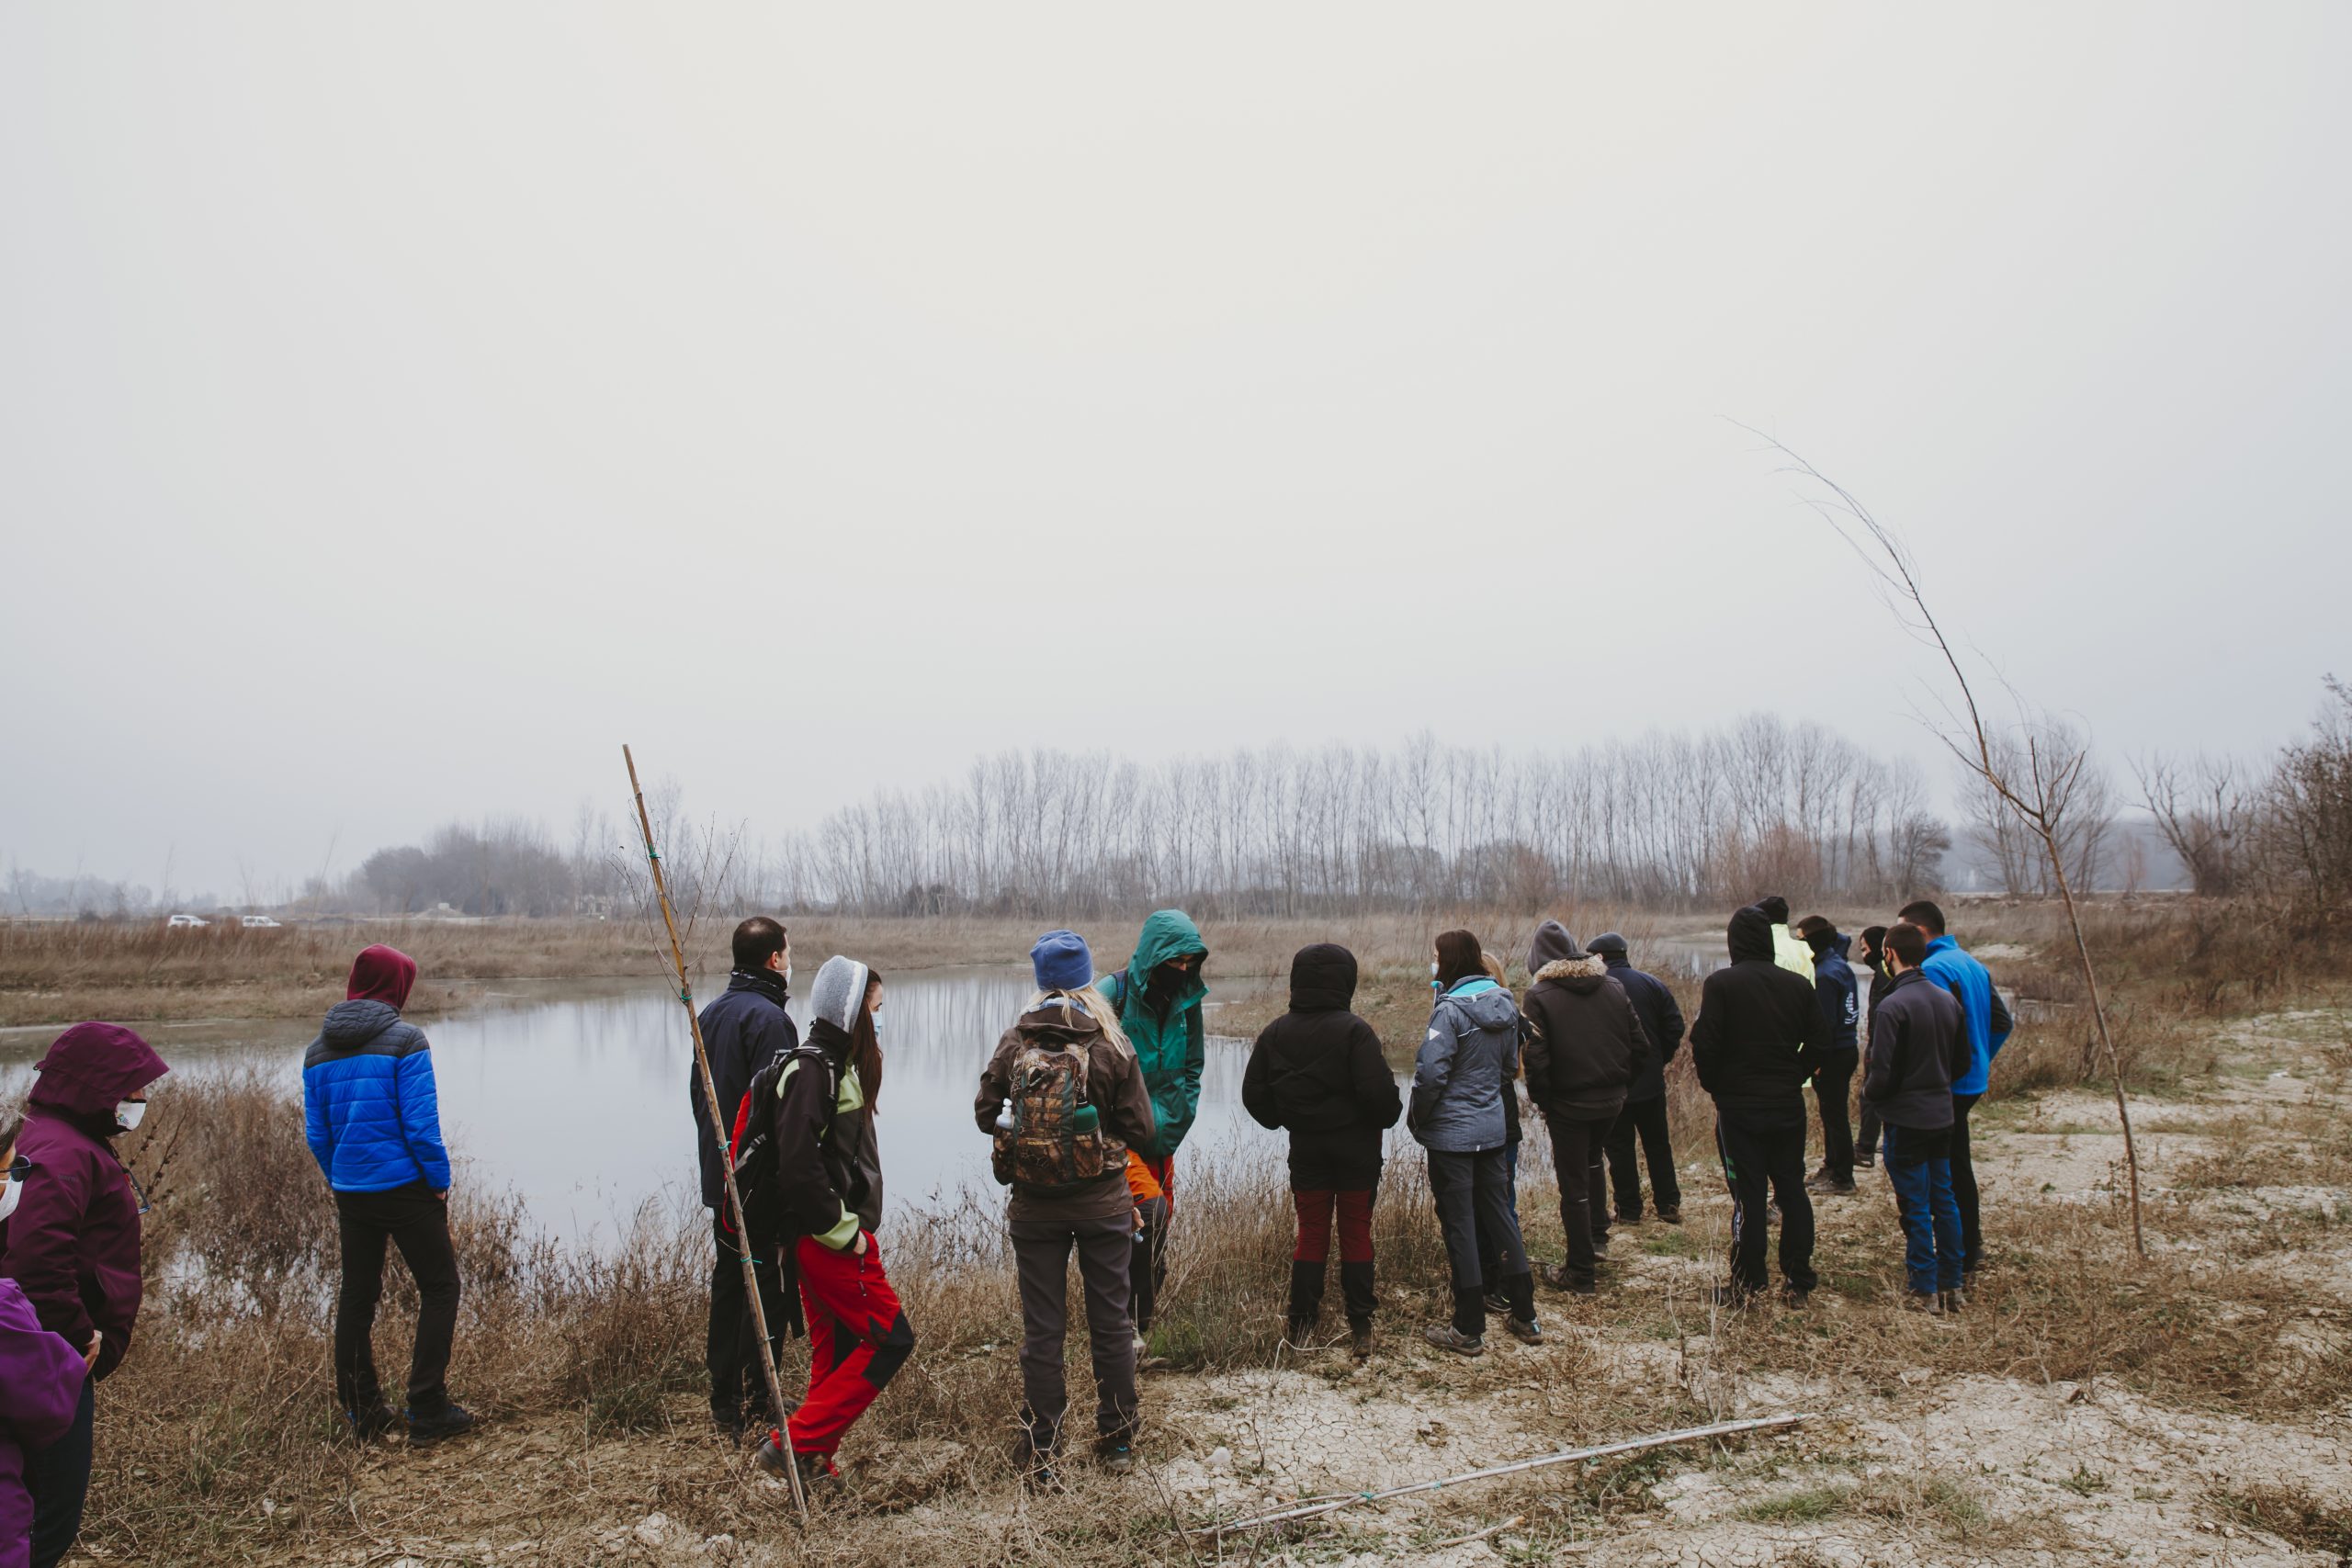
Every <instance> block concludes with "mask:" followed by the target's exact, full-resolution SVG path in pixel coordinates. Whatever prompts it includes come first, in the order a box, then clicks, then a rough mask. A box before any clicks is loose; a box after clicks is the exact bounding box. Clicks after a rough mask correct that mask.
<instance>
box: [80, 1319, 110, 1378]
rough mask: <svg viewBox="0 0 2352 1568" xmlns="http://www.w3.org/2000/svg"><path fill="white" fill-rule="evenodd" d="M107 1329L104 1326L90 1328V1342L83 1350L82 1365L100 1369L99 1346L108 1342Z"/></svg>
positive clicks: (91, 1368) (89, 1368)
mask: <svg viewBox="0 0 2352 1568" xmlns="http://www.w3.org/2000/svg"><path fill="white" fill-rule="evenodd" d="M106 1337H107V1336H106V1330H104V1329H102V1328H93V1329H92V1330H90V1343H89V1346H88V1348H85V1350H84V1351H83V1352H82V1365H83V1366H84V1367H85V1368H87V1369H88V1370H89V1371H97V1370H98V1347H99V1346H101V1345H103V1344H105V1343H106Z"/></svg>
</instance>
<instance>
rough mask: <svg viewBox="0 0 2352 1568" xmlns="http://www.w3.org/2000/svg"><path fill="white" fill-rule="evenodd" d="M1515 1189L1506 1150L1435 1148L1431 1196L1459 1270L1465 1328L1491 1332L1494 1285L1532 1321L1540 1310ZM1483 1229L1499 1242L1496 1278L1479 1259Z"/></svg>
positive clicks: (1456, 1304)
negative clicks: (1514, 1207) (1514, 1209)
mask: <svg viewBox="0 0 2352 1568" xmlns="http://www.w3.org/2000/svg"><path fill="white" fill-rule="evenodd" d="M1510 1195H1511V1178H1510V1156H1509V1155H1508V1153H1507V1152H1506V1151H1504V1150H1502V1149H1483V1150H1480V1151H1478V1152H1477V1153H1475V1154H1456V1153H1453V1151H1451V1150H1446V1149H1431V1150H1430V1198H1431V1200H1432V1201H1434V1202H1435V1204H1436V1207H1437V1223H1438V1229H1439V1230H1440V1231H1441V1232H1442V1233H1443V1234H1444V1236H1445V1257H1446V1261H1447V1262H1448V1263H1449V1264H1451V1265H1452V1267H1453V1326H1454V1327H1455V1328H1457V1329H1459V1330H1460V1331H1461V1332H1463V1333H1464V1334H1469V1335H1481V1334H1484V1333H1485V1332H1486V1329H1487V1308H1486V1301H1485V1297H1486V1288H1487V1286H1488V1285H1492V1286H1494V1287H1495V1288H1497V1289H1498V1290H1500V1291H1501V1292H1503V1293H1504V1294H1505V1295H1507V1296H1509V1297H1510V1310H1511V1312H1512V1313H1513V1314H1515V1315H1517V1316H1519V1317H1522V1318H1526V1319H1529V1320H1531V1321H1532V1319H1533V1318H1534V1316H1535V1279H1534V1275H1533V1274H1532V1272H1531V1271H1530V1269H1528V1265H1527V1244H1526V1243H1525V1242H1524V1241H1523V1240H1521V1237H1520V1234H1519V1220H1518V1218H1517V1216H1515V1215H1513V1214H1512V1213H1511V1212H1510ZM1482 1229H1483V1230H1484V1231H1486V1233H1487V1236H1488V1238H1489V1239H1490V1240H1491V1241H1492V1242H1493V1243H1494V1244H1495V1260H1494V1263H1493V1265H1492V1266H1491V1269H1492V1272H1493V1273H1494V1274H1495V1275H1497V1276H1498V1278H1496V1279H1492V1280H1489V1279H1487V1277H1486V1275H1487V1271H1488V1270H1487V1269H1486V1268H1483V1267H1482V1266H1481V1265H1480V1263H1479V1261H1478V1233H1479V1231H1480V1230H1482Z"/></svg>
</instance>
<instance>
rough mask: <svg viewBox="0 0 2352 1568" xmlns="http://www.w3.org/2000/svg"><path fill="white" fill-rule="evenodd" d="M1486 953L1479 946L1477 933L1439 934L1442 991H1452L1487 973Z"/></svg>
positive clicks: (1438, 957)
mask: <svg viewBox="0 0 2352 1568" xmlns="http://www.w3.org/2000/svg"><path fill="white" fill-rule="evenodd" d="M1486 957H1487V955H1486V953H1485V951H1484V950H1483V949H1481V948H1480V947H1479V945H1478V937H1477V933H1476V932H1475V931H1440V932H1438V933H1437V985H1438V989H1439V990H1441V991H1450V990H1452V989H1453V987H1455V986H1457V985H1459V984H1461V983H1462V982H1463V981H1464V980H1466V979H1468V978H1470V976H1473V975H1483V974H1485V973H1486V972H1487V964H1486Z"/></svg>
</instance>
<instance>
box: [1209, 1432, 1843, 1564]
mask: <svg viewBox="0 0 2352 1568" xmlns="http://www.w3.org/2000/svg"><path fill="white" fill-rule="evenodd" d="M1812 1419H1813V1417H1812V1416H1810V1415H1801V1416H1756V1417H1754V1418H1753V1419H1750V1420H1747V1421H1722V1422H1718V1423H1716V1424H1715V1425H1714V1426H1712V1427H1685V1428H1684V1429H1682V1430H1681V1431H1679V1432H1660V1433H1658V1434H1657V1435H1656V1436H1654V1437H1648V1438H1629V1439H1627V1440H1626V1441H1624V1442H1622V1443H1603V1444H1602V1445H1600V1447H1599V1448H1591V1449H1568V1450H1565V1451H1563V1452H1560V1453H1556V1454H1544V1455H1543V1456H1542V1457H1540V1458H1537V1459H1522V1460H1517V1461H1513V1462H1511V1463H1510V1464H1498V1465H1495V1466H1493V1467H1492V1468H1490V1469H1487V1470H1474V1471H1470V1472H1466V1473H1464V1474H1462V1475H1449V1476H1447V1477H1445V1478H1444V1479H1443V1480H1441V1481H1416V1482H1413V1483H1410V1484H1408V1485H1405V1486H1391V1487H1390V1488H1389V1489H1388V1490H1387V1491H1385V1492H1359V1493H1357V1494H1356V1495H1353V1496H1351V1497H1342V1498H1340V1500H1339V1501H1338V1502H1336V1503H1316V1504H1311V1505H1309V1506H1305V1507H1298V1508H1282V1509H1277V1510H1276V1511H1275V1512H1273V1513H1271V1514H1253V1515H1251V1516H1250V1517H1247V1518H1240V1519H1233V1520H1229V1521H1227V1523H1225V1524H1221V1525H1196V1526H1194V1527H1193V1529H1190V1530H1188V1531H1186V1532H1185V1533H1186V1534H1188V1535H1214V1536H1222V1535H1224V1534H1225V1533H1226V1532H1227V1531H1228V1530H1254V1529H1264V1528H1265V1527H1266V1526H1268V1525H1282V1524H1289V1523H1291V1522H1293V1521H1295V1520H1297V1519H1311V1518H1314V1517H1317V1516H1318V1515H1321V1514H1329V1513H1335V1512H1337V1511H1338V1510H1340V1509H1341V1508H1352V1507H1354V1506H1356V1505H1357V1504H1359V1503H1385V1502H1386V1501H1388V1499H1390V1498H1391V1497H1403V1496H1407V1495H1410V1494H1412V1493H1415V1492H1435V1491H1437V1490H1438V1489H1439V1488H1441V1487H1445V1486H1461V1485H1464V1484H1467V1483H1470V1482H1473V1481H1491V1480H1493V1479H1494V1478H1495V1477H1496V1476H1498V1475H1516V1474H1518V1473H1519V1472H1521V1471H1523V1470H1543V1469H1545V1468H1546V1467H1548V1466H1551V1465H1555V1464H1574V1463H1576V1462H1577V1461H1579V1460H1591V1459H1609V1458H1611V1457H1613V1456H1614V1455H1617V1454H1634V1453H1640V1452H1642V1451H1643V1450H1645V1449H1662V1448H1667V1447H1668V1446H1670V1445H1672V1444H1675V1443H1695V1442H1697V1441H1699V1440H1700V1439H1702V1438H1729V1437H1736V1436H1738V1435H1740V1434H1742V1433H1747V1432H1769V1431H1774V1430H1777V1429H1779V1428H1780V1427H1793V1426H1795V1425H1796V1424H1797V1423H1798V1422H1800V1421H1810V1420H1812Z"/></svg>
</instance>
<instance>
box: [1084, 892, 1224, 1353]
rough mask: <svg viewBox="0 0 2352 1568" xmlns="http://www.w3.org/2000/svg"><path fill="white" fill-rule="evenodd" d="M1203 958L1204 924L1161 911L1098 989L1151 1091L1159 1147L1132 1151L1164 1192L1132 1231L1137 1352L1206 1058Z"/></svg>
mask: <svg viewBox="0 0 2352 1568" xmlns="http://www.w3.org/2000/svg"><path fill="white" fill-rule="evenodd" d="M1208 956H1209V948H1208V943H1207V942H1203V941H1202V940H1201V928H1200V927H1198V926H1196V925H1194V924H1193V920H1192V917H1191V916H1189V915H1187V914H1185V913H1184V912H1183V911H1182V910H1181V909H1160V910H1158V911H1155V912H1154V913H1153V914H1152V916H1151V917H1150V918H1149V919H1147V920H1145V921H1144V923H1143V934H1142V935H1140V936H1138V937H1137V938H1136V955H1135V957H1134V958H1133V959H1131V960H1129V961H1128V964H1127V966H1126V967H1125V969H1122V970H1120V971H1119V972H1118V973H1117V974H1115V975H1110V976H1104V977H1103V981H1102V982H1101V988H1102V990H1103V994H1104V996H1106V997H1107V998H1109V999H1110V1001H1111V1002H1112V1004H1113V1005H1114V1006H1115V1007H1116V1008H1117V1009H1118V1010H1119V1025H1120V1027H1121V1028H1123V1029H1125V1031H1126V1034H1127V1039H1128V1040H1129V1041H1131V1042H1132V1043H1134V1045H1135V1048H1136V1060H1137V1061H1138V1062H1139V1063H1140V1064H1141V1065H1142V1066H1143V1081H1144V1087H1145V1088H1146V1089H1148V1090H1150V1092H1151V1111H1152V1117H1153V1120H1154V1121H1155V1122H1157V1123H1158V1124H1159V1141H1158V1142H1157V1144H1156V1145H1154V1146H1152V1147H1150V1148H1148V1149H1139V1150H1137V1151H1136V1152H1137V1153H1138V1154H1140V1155H1141V1156H1143V1160H1144V1163H1145V1164H1146V1165H1147V1166H1148V1167H1149V1168H1150V1169H1151V1174H1152V1175H1153V1177H1154V1178H1155V1179H1158V1181H1159V1186H1160V1190H1161V1191H1162V1192H1163V1193H1165V1194H1166V1196H1167V1202H1166V1204H1165V1205H1164V1207H1163V1209H1162V1210H1161V1212H1160V1213H1159V1214H1158V1215H1154V1216H1148V1217H1147V1223H1146V1224H1145V1226H1144V1228H1143V1229H1142V1230H1140V1231H1139V1232H1138V1233H1137V1235H1136V1252H1135V1261H1134V1265H1133V1267H1132V1269H1130V1271H1129V1278H1128V1293H1129V1298H1130V1300H1131V1302H1132V1303H1133V1310H1134V1316H1135V1326H1136V1354H1137V1355H1138V1356H1145V1355H1148V1352H1147V1350H1146V1348H1145V1346H1144V1338H1143V1337H1144V1336H1145V1335H1146V1334H1148V1332H1150V1329H1151V1314H1152V1309H1153V1307H1154V1305H1155V1304H1156V1303H1157V1302H1158V1300H1159V1287H1160V1285H1161V1284H1162V1283H1163V1282H1164V1281H1165V1280H1166V1279H1167V1277H1168V1225H1169V1224H1170V1222H1171V1221H1172V1220H1173V1219H1174V1217H1175V1213H1176V1149H1177V1146H1178V1145H1181V1144H1182V1143H1183V1141H1184V1134H1187V1133H1189V1132H1191V1131H1192V1130H1193V1120H1194V1118H1196V1117H1198V1116H1199V1115H1200V1113H1201V1069H1202V1067H1203V1066H1204V1065H1205V1064H1206V1062H1207V1060H1208V1045H1207V1032H1206V1030H1204V1028H1203V1026H1202V1023H1201V1002H1202V1000H1203V998H1206V997H1207V995H1208V994H1209V988H1208V984H1207V982H1206V981H1205V980H1204V979H1203V978H1202V977H1201V967H1202V965H1203V964H1205V963H1206V962H1207V961H1208ZM1153 1219H1156V1220H1157V1222H1158V1223H1157V1224H1153V1223H1151V1221H1152V1220H1153Z"/></svg>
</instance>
